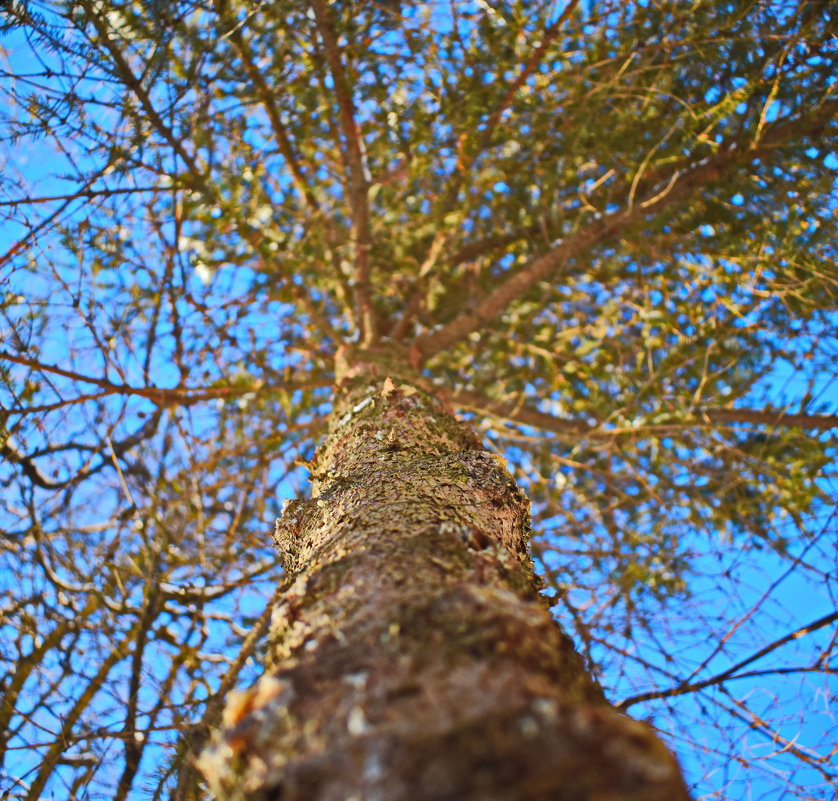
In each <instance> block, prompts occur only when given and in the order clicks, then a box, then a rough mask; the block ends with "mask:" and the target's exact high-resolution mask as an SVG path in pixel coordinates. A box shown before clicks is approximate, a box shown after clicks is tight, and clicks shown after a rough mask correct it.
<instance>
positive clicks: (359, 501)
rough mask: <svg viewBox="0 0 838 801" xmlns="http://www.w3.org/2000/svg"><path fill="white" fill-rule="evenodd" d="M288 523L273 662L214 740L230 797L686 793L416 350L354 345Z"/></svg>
mask: <svg viewBox="0 0 838 801" xmlns="http://www.w3.org/2000/svg"><path fill="white" fill-rule="evenodd" d="M336 375H337V380H338V386H337V389H336V393H335V399H334V407H333V412H332V415H331V419H330V423H329V430H328V433H327V435H326V437H325V439H324V441H323V443H322V444H321V446H320V448H319V449H318V452H317V454H316V456H315V458H314V459H313V461H312V463H311V465H310V470H311V480H312V497H311V499H308V500H304V501H296V502H292V503H291V504H290V505H289V506H288V508H287V509H286V510H285V513H284V514H283V517H282V519H280V520H279V521H277V529H276V534H275V540H276V542H277V546H278V548H279V549H280V552H281V553H282V556H283V562H284V567H285V570H286V571H287V572H288V573H289V574H290V575H292V576H293V577H294V582H293V583H292V584H291V586H290V589H289V590H288V591H287V592H286V593H285V595H284V597H283V598H282V599H281V600H280V602H279V603H278V604H277V606H276V608H275V610H274V614H273V620H272V626H271V635H270V643H269V655H268V659H267V665H266V672H265V675H264V676H263V678H262V679H260V680H259V681H258V682H257V683H256V685H254V687H252V688H250V689H249V690H247V691H245V692H244V693H239V694H236V695H234V696H233V697H232V698H231V700H230V702H229V703H228V705H227V709H226V711H225V716H224V721H223V725H222V727H221V729H220V730H219V731H218V732H217V733H216V734H215V736H214V739H213V742H212V744H211V746H210V747H209V748H208V749H207V750H206V751H204V753H203V754H202V755H201V756H200V758H199V767H200V768H201V770H202V771H203V773H204V776H205V778H206V780H207V782H208V784H209V786H210V789H211V791H212V792H213V793H214V794H215V795H216V796H217V797H219V798H226V799H235V800H238V799H268V798H270V799H280V798H281V799H283V801H304V800H305V801H347V799H364V800H365V801H366V800H372V799H380V801H400V800H401V799H405V800H406V799H408V798H409V799H411V800H412V801H421V800H422V799H448V798H450V799H452V800H453V799H458V801H468V800H469V799H474V801H477V799H480V801H492V800H493V799H497V800H498V801H501V800H503V801H507V800H508V801H513V800H520V801H525V800H526V801H534V800H537V799H541V798H544V799H567V800H568V801H570V800H571V799H573V800H574V801H576V800H577V799H578V800H579V801H582V799H585V800H589V801H605V799H610V800H612V801H621V800H625V801H629V799H637V801H640V800H641V799H643V801H655V800H656V799H661V801H663V799H666V800H667V801H672V800H673V799H686V798H687V793H686V790H685V789H684V785H683V781H682V779H681V776H680V772H679V769H678V766H677V763H676V762H675V760H674V758H673V757H672V755H671V754H670V753H669V752H668V750H667V749H666V748H665V747H664V745H663V744H662V743H661V742H660V741H659V740H658V739H657V738H656V737H655V736H654V734H653V733H652V731H651V730H650V729H649V728H648V727H646V726H645V725H643V724H640V723H637V722H635V721H632V720H630V719H628V718H626V717H625V716H622V715H620V714H619V713H617V712H616V711H615V710H614V709H613V708H611V707H610V706H609V705H608V703H607V702H606V700H605V698H604V696H603V694H602V692H601V690H600V689H599V687H598V686H597V685H596V683H595V682H594V681H593V679H592V678H591V677H590V676H589V675H588V674H587V673H586V671H585V668H584V665H583V662H582V660H581V658H580V656H579V655H578V654H577V652H576V651H575V649H574V647H573V644H572V642H571V640H570V639H569V638H568V637H567V636H566V635H565V634H564V633H563V632H562V630H561V629H560V627H559V626H558V625H557V624H556V622H555V621H554V620H553V619H552V618H551V616H550V613H549V611H548V609H547V607H546V605H545V603H543V600H542V599H541V597H540V595H539V592H538V589H539V584H538V580H537V578H536V577H535V575H534V573H533V568H532V562H531V559H530V557H529V554H528V549H527V539H528V536H529V520H530V512H529V502H528V500H527V499H526V497H525V496H524V494H523V493H522V492H521V491H520V490H519V488H518V487H517V486H516V484H515V482H514V480H513V479H512V477H511V476H510V474H509V473H508V472H507V470H506V469H505V467H504V466H503V464H502V463H501V462H502V460H498V459H496V458H495V457H494V456H493V455H491V454H490V453H488V452H487V451H486V450H485V449H484V448H483V447H482V446H481V444H480V442H479V440H478V438H477V437H476V436H475V434H474V432H473V431H472V430H471V428H470V427H469V426H468V425H466V424H464V423H463V422H461V421H459V420H457V419H456V418H455V417H454V416H453V415H452V414H450V413H449V412H448V411H447V410H446V409H445V408H444V407H443V405H442V404H441V403H440V402H439V401H438V400H437V399H436V398H435V397H434V394H433V390H432V387H429V386H428V385H427V384H425V382H424V381H423V379H422V378H421V376H419V375H417V374H416V373H414V372H413V371H412V370H411V368H410V365H409V360H408V359H407V358H405V354H399V353H395V352H393V351H392V350H391V351H376V352H370V351H357V350H356V351H344V352H343V353H342V354H340V357H339V359H338V363H337V370H336Z"/></svg>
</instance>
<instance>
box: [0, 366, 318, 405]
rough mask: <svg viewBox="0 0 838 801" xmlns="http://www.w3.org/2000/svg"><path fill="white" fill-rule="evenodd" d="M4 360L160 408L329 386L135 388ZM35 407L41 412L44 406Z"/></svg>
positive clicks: (309, 383)
mask: <svg viewBox="0 0 838 801" xmlns="http://www.w3.org/2000/svg"><path fill="white" fill-rule="evenodd" d="M3 359H6V360H7V361H10V362H14V363H15V364H21V365H24V366H25V367H31V368H32V369H33V370H42V371H43V372H45V373H52V374H53V375H60V376H63V377H64V378H70V379H72V380H74V381H81V382H82V383H85V384H93V385H94V386H97V387H100V388H101V389H103V390H104V392H102V393H101V394H100V395H97V396H93V397H104V396H106V395H137V396H139V397H141V398H146V399H148V400H150V401H152V402H153V403H155V404H157V405H158V406H161V407H168V406H192V405H194V404H196V403H200V402H202V401H206V400H215V399H217V398H236V397H239V396H241V395H248V394H250V393H256V394H260V395H264V394H270V393H271V392H294V391H296V390H298V389H317V388H319V387H324V386H329V384H328V382H326V381H300V382H291V383H288V384H283V385H281V386H278V385H274V384H265V383H263V382H261V381H259V380H256V381H254V383H253V384H246V385H242V386H232V387H208V388H199V387H174V388H171V389H166V388H163V387H134V386H131V385H129V384H114V383H113V382H111V381H108V379H106V378H95V377H93V376H87V375H82V374H81V373H77V372H75V371H73V370H68V369H66V368H64V367H59V366H58V365H54V364H44V363H43V362H40V361H38V360H37V359H31V358H28V357H26V356H18V355H17V354H14V353H9V352H8V351H0V360H3ZM85 397H90V396H85ZM36 408H38V409H40V408H41V407H36ZM7 411H8V414H28V413H29V409H26V408H13V409H9V410H7Z"/></svg>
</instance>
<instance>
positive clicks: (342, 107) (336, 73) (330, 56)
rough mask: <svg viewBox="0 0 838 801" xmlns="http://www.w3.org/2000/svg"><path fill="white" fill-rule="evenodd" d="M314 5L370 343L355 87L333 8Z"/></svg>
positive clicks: (361, 314) (366, 216)
mask: <svg viewBox="0 0 838 801" xmlns="http://www.w3.org/2000/svg"><path fill="white" fill-rule="evenodd" d="M311 7H312V10H313V11H314V16H315V19H316V21H317V30H318V31H319V32H320V37H321V38H322V40H323V46H324V49H325V52H326V60H327V61H328V63H329V71H330V72H331V75H332V81H333V83H334V91H335V97H336V99H337V104H338V117H339V119H340V126H341V130H342V131H343V138H344V142H345V145H346V161H347V165H346V166H347V172H348V176H347V178H348V182H349V202H350V206H351V211H352V225H353V229H354V232H355V254H354V257H355V276H354V280H355V285H354V287H353V291H354V296H355V306H356V308H355V317H356V320H357V321H358V326H359V334H360V340H361V342H363V343H365V344H370V343H372V342H374V341H375V340H376V338H377V337H378V321H377V319H376V314H375V309H374V307H373V302H372V287H371V284H370V249H371V247H372V234H371V231H370V212H369V202H368V198H367V188H368V185H369V182H368V180H367V174H366V168H365V165H364V154H363V150H362V144H361V133H360V131H359V130H358V123H357V120H356V118H355V117H356V112H355V103H354V101H353V99H352V90H351V88H350V85H349V81H348V79H347V76H346V71H345V69H344V66H343V62H342V59H341V53H340V46H339V44H338V39H337V35H336V33H335V27H334V21H333V19H332V14H331V11H330V10H329V7H328V5H327V3H326V2H324V0H311Z"/></svg>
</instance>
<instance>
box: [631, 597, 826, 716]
mask: <svg viewBox="0 0 838 801" xmlns="http://www.w3.org/2000/svg"><path fill="white" fill-rule="evenodd" d="M836 620H838V611H835V612H831V613H830V614H828V615H824V616H823V617H821V618H818V619H817V620H815V621H813V622H812V623H809V624H808V625H806V626H803V627H802V628H799V629H796V630H795V631H792V632H791V633H789V634H786V635H785V636H784V637H780V639H778V640H774V642H772V643H770V644H769V645H766V646H765V647H764V648H760V650H759V651H757V652H756V653H753V654H751V656H749V657H748V658H747V659H743V660H742V661H741V662H737V663H736V664H735V665H733V667H730V668H728V669H727V670H724V671H722V672H721V673H717V674H716V675H715V676H712V677H711V678H709V679H704V680H703V681H697V682H694V683H692V684H687V683H681V684H678V685H677V686H675V687H670V688H669V689H668V690H652V691H649V692H646V693H639V694H638V695H632V696H630V697H629V698H625V699H623V700H622V701H620V702H619V703H618V704H615V706H616V708H617V709H620V710H626V709H628V708H629V707H630V706H633V705H634V704H639V703H640V702H641V701H651V700H653V699H658V698H672V697H673V696H676V695H686V694H687V693H694V692H698V690H703V689H704V688H705V687H710V686H711V685H714V684H721V683H722V682H724V681H727V680H729V679H735V678H744V675H739V676H737V675H736V674H737V673H738V672H739V671H740V670H741V669H742V668H743V667H747V666H748V665H750V664H751V663H752V662H756V661H757V660H758V659H761V658H762V657H764V656H766V655H767V654H769V653H771V652H772V651H775V650H776V649H777V648H779V647H780V646H781V645H785V644H786V643H787V642H790V641H791V640H797V639H800V637H803V636H804V635H806V634H809V633H811V632H813V631H817V630H818V629H822V628H823V627H824V626H828V625H829V624H830V623H833V622H834V621H836Z"/></svg>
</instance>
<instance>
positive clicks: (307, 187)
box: [215, 0, 320, 213]
mask: <svg viewBox="0 0 838 801" xmlns="http://www.w3.org/2000/svg"><path fill="white" fill-rule="evenodd" d="M215 6H216V9H217V10H218V13H219V16H221V18H222V19H223V20H224V22H225V23H226V24H229V23H230V22H232V20H229V19H228V17H227V16H226V15H225V14H224V10H225V9H224V6H226V3H224V2H222V0H216V4H215ZM227 38H228V39H229V40H230V41H231V42H232V44H233V47H235V49H236V51H237V52H238V54H239V57H240V58H241V60H242V64H243V65H244V68H245V71H246V72H247V76H248V78H250V80H251V81H253V85H254V86H255V87H256V91H257V92H258V93H259V98H260V100H261V101H262V106H263V107H264V109H265V112H266V113H267V115H268V119H269V120H270V122H271V128H272V130H273V132H274V136H275V137H276V143H277V146H278V147H279V152H280V153H281V154H282V157H283V158H284V159H285V163H286V164H287V165H288V169H289V170H290V171H291V180H292V182H293V184H294V188H295V189H296V190H297V192H298V193H299V195H300V197H301V198H303V200H304V201H305V204H306V206H308V208H309V210H310V211H312V212H315V213H319V212H320V205H319V204H318V202H317V199H316V198H315V196H314V193H313V192H312V191H311V179H310V178H309V177H308V176H307V175H306V174H305V172H304V171H303V167H302V165H301V164H300V159H299V157H298V156H297V154H296V153H295V152H294V145H293V143H292V141H291V136H290V134H289V133H288V129H287V128H286V127H285V124H284V123H283V122H282V119H281V118H280V116H279V109H278V108H277V103H276V97H275V95H274V91H273V89H272V88H271V87H270V86H269V85H268V82H267V81H266V80H265V76H264V74H263V72H262V70H260V69H259V68H258V67H257V66H256V63H255V59H254V57H253V53H252V51H251V49H250V47H249V45H248V44H247V41H246V39H245V38H244V36H242V31H241V23H238V24H236V26H235V27H234V28H233V29H232V30H231V31H230V33H229V34H228V37H227Z"/></svg>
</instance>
